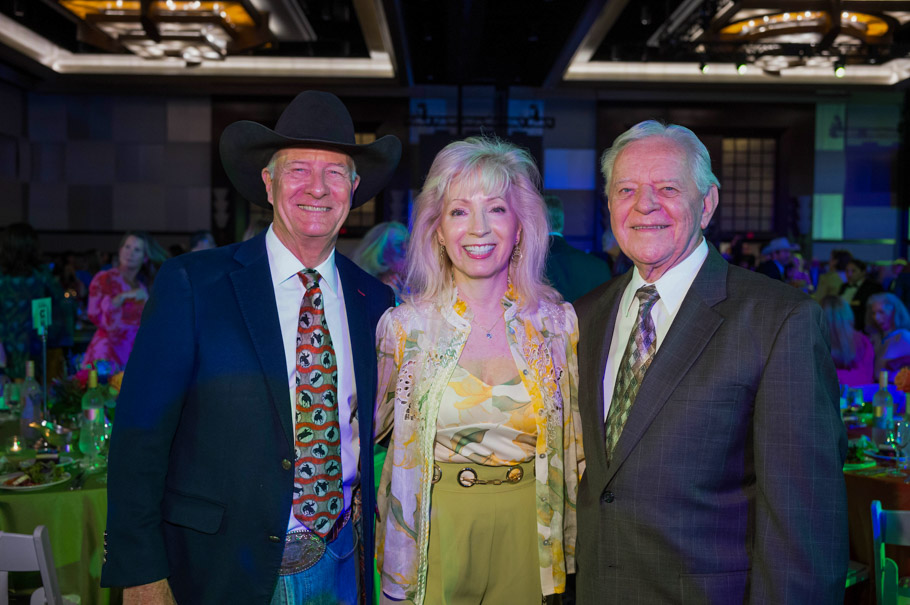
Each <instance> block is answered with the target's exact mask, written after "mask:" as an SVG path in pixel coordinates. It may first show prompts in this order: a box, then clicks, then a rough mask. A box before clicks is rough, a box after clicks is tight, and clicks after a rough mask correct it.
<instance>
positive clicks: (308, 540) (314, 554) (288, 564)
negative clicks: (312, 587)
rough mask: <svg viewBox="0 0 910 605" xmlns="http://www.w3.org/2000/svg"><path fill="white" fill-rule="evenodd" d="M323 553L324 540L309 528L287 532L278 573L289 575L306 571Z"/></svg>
mask: <svg viewBox="0 0 910 605" xmlns="http://www.w3.org/2000/svg"><path fill="white" fill-rule="evenodd" d="M324 554H325V540H323V539H322V538H321V537H320V536H319V535H318V534H315V533H313V532H311V531H309V530H295V531H292V532H288V534H287V536H285V540H284V554H282V556H281V567H280V568H279V569H278V575H280V576H290V575H293V574H295V573H300V572H301V571H306V570H307V569H309V568H311V567H312V566H314V565H316V564H317V563H319V560H320V559H322V556H323V555H324Z"/></svg>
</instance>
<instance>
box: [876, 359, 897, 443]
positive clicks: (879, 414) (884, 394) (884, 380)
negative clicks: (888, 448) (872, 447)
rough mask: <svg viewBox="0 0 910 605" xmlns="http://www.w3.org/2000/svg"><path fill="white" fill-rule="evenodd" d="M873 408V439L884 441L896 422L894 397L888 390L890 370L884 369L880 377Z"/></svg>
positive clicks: (878, 441)
mask: <svg viewBox="0 0 910 605" xmlns="http://www.w3.org/2000/svg"><path fill="white" fill-rule="evenodd" d="M872 409H873V410H874V413H875V420H874V424H873V427H874V429H873V431H872V432H873V441H875V442H876V443H878V444H881V443H884V441H885V438H886V437H887V434H888V432H889V431H890V430H891V429H892V428H893V424H894V399H892V398H891V393H889V392H888V372H887V371H884V370H883V371H882V373H881V374H879V377H878V390H877V391H876V392H875V396H874V397H873V398H872Z"/></svg>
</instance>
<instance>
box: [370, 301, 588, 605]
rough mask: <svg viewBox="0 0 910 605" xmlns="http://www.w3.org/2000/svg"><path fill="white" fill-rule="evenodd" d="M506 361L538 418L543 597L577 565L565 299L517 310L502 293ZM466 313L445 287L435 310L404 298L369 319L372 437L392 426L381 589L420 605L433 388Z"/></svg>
mask: <svg viewBox="0 0 910 605" xmlns="http://www.w3.org/2000/svg"><path fill="white" fill-rule="evenodd" d="M502 306H503V309H504V311H505V326H506V334H507V337H508V342H509V348H510V349H511V351H512V358H513V360H514V361H515V365H516V367H517V368H518V370H519V372H520V376H521V380H522V382H523V384H524V386H525V388H526V389H527V390H528V393H529V394H530V395H531V402H532V405H533V406H534V410H535V413H536V415H537V444H536V452H537V454H536V458H535V460H534V463H535V476H536V479H535V481H536V485H535V489H536V498H535V501H536V502H537V534H538V539H537V546H538V555H539V560H540V581H541V587H542V589H543V594H544V595H547V594H554V593H561V592H564V591H565V583H566V573H572V572H574V571H575V538H576V517H575V505H576V494H577V490H578V479H579V477H580V476H581V473H582V471H583V469H584V458H583V453H582V444H581V425H580V422H581V419H580V417H579V413H578V404H577V395H578V365H577V360H576V351H577V344H578V320H577V318H576V316H575V311H574V309H573V308H572V306H571V305H569V304H568V303H564V304H561V305H556V304H552V303H546V302H544V303H541V304H540V306H539V307H538V309H537V310H536V311H534V312H526V311H524V310H522V311H519V304H518V301H517V300H516V299H515V294H514V292H513V291H512V290H511V289H510V291H509V292H507V293H506V295H505V296H504V297H503V299H502ZM470 314H471V312H470V311H469V310H468V309H467V306H466V305H465V303H464V302H463V301H461V300H460V299H458V297H457V292H453V294H452V297H451V299H450V300H449V301H448V303H447V304H446V305H444V306H442V307H440V306H439V305H436V304H429V303H423V304H419V305H413V304H410V303H407V304H404V305H401V306H399V307H395V308H392V309H389V310H388V311H386V313H385V315H383V317H382V319H381V320H380V321H379V325H378V326H377V337H376V340H377V349H378V357H379V388H378V389H377V391H376V392H377V401H376V438H377V440H382V439H384V438H385V436H386V435H388V433H389V432H390V431H391V441H390V444H389V451H388V455H387V458H386V462H385V466H384V468H383V470H382V476H381V479H380V482H379V498H378V516H377V539H376V544H377V557H378V561H379V569H380V572H381V576H382V579H381V585H382V590H383V592H385V593H386V594H387V595H388V596H390V597H392V598H395V599H408V600H410V601H413V602H414V603H415V604H416V605H421V604H422V603H423V600H424V596H425V592H426V576H427V547H428V545H429V532H430V523H429V519H430V486H431V478H432V474H433V444H434V441H435V436H436V417H437V413H438V411H439V404H440V399H441V394H442V391H443V389H444V388H445V386H446V385H447V384H448V383H449V380H450V378H451V376H452V372H453V371H454V369H455V366H456V363H457V362H458V358H459V356H460V355H461V351H462V348H463V347H464V344H465V342H467V340H468V336H469V334H470V332H471V324H470V319H471V318H470Z"/></svg>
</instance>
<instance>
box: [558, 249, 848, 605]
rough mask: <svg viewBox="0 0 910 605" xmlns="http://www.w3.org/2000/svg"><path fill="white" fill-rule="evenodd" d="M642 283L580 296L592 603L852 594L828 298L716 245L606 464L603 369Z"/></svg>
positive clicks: (721, 604)
mask: <svg viewBox="0 0 910 605" xmlns="http://www.w3.org/2000/svg"><path fill="white" fill-rule="evenodd" d="M630 279H631V274H626V275H623V276H620V277H618V278H616V279H614V280H613V281H611V282H609V283H607V284H605V285H604V286H601V287H600V288H598V289H596V290H594V291H593V292H591V293H590V294H588V295H587V296H585V297H583V298H581V299H580V300H579V301H578V302H577V303H576V309H577V311H578V317H579V328H580V329H579V333H580V341H579V345H578V358H579V364H578V365H579V406H580V409H581V416H582V425H583V430H584V444H585V457H586V459H587V468H586V470H585V473H584V476H583V477H582V479H581V483H580V486H579V495H578V544H577V549H576V554H577V564H578V576H577V588H578V602H579V603H580V604H581V605H588V604H595V603H596V604H601V603H623V604H627V603H629V604H635V603H642V604H644V603H648V604H653V603H712V604H718V605H729V604H731V603H768V604H773V605H784V604H787V603H792V604H794V605H805V604H807V603H813V604H821V603H831V604H834V603H841V602H843V592H844V579H845V574H846V568H847V559H848V549H847V513H846V494H845V489H844V478H843V473H842V470H841V469H842V466H843V461H844V457H845V455H846V432H845V429H844V425H843V423H842V422H841V419H840V415H839V411H838V403H837V402H838V392H837V378H836V374H835V370H834V365H833V363H832V361H831V356H830V351H829V347H828V342H827V329H826V327H825V324H824V318H823V317H822V313H821V309H820V308H819V307H818V305H817V304H815V303H814V302H813V301H812V300H811V299H810V298H809V297H807V296H806V295H804V294H803V293H801V292H799V291H798V290H796V289H795V288H792V287H790V286H787V285H785V284H783V283H780V282H774V281H772V280H769V279H767V278H765V277H764V276H760V275H756V274H754V273H751V272H749V271H746V270H743V269H740V268H738V267H734V266H730V265H728V264H727V262H726V261H724V259H723V258H722V257H721V256H720V254H718V253H717V251H716V250H715V249H714V248H713V247H711V248H710V251H709V254H708V258H707V259H706V260H705V263H704V265H703V266H702V268H701V270H700V271H699V273H698V276H697V277H696V278H695V281H694V282H693V284H692V286H691V288H690V290H689V292H688V294H687V295H686V298H685V299H684V301H683V303H682V306H681V307H680V309H679V312H678V314H677V316H676V319H675V320H674V322H673V325H672V327H671V328H670V331H669V333H668V334H667V336H666V339H665V341H664V342H663V343H662V344H661V345H660V349H659V350H658V352H657V355H656V356H655V358H654V360H653V362H652V364H651V366H650V368H649V370H648V372H647V374H646V375H645V378H644V381H643V383H642V386H641V388H640V390H639V393H638V397H637V399H636V401H635V403H634V405H633V407H632V410H631V412H630V415H629V419H628V421H627V423H626V425H625V428H624V430H623V433H622V435H621V437H620V439H619V442H618V443H617V446H616V450H615V452H614V456H613V461H612V463H611V464H610V465H609V466H608V465H607V463H606V453H605V447H604V431H603V419H604V413H603V409H604V404H603V375H604V368H605V364H606V361H607V359H606V358H607V354H608V351H609V348H610V341H611V339H612V335H613V325H614V322H615V319H616V314H617V309H618V305H619V300H620V297H621V296H622V292H623V289H624V288H625V287H626V285H627V284H628V283H629V280H630Z"/></svg>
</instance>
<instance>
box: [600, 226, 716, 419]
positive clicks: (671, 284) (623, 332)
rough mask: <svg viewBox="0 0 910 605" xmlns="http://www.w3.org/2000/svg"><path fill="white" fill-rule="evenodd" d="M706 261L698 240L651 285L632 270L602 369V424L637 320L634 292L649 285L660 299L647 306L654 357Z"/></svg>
mask: <svg viewBox="0 0 910 605" xmlns="http://www.w3.org/2000/svg"><path fill="white" fill-rule="evenodd" d="M706 258H708V244H707V243H706V242H705V239H704V238H702V240H701V243H700V244H699V245H698V247H697V248H695V250H693V251H692V253H691V254H690V255H689V256H687V257H686V258H685V259H683V261H682V262H681V263H679V264H678V265H676V266H675V267H673V268H672V269H670V270H669V271H667V272H666V273H664V274H663V275H661V276H660V279H658V280H657V281H656V282H653V283H652V284H649V283H648V282H646V281H645V280H644V278H642V276H641V273H639V272H638V269H637V268H635V267H633V268H632V279H631V281H629V285H628V286H626V289H625V290H624V291H623V294H622V299H620V301H619V310H618V312H617V316H616V323H615V324H614V326H613V340H612V342H611V343H610V355H609V356H608V357H607V367H606V369H605V370H604V422H606V420H607V414H608V413H609V412H610V404H611V403H612V402H613V387H614V386H615V384H616V372H617V370H618V369H619V362H620V361H621V360H622V356H623V353H625V350H626V343H628V341H629V334H631V332H632V329H633V328H634V327H635V324H636V320H637V319H638V306H639V303H638V299H637V298H636V297H635V292H636V291H637V290H638V289H639V288H641V287H642V286H645V285H653V286H654V287H655V288H657V293H658V294H659V295H660V300H658V301H657V303H656V304H655V305H654V306H653V307H651V319H653V320H654V327H655V328H656V329H657V344H656V348H655V350H654V352H655V354H656V353H657V351H658V350H659V349H660V344H661V343H662V342H663V341H664V338H666V336H667V332H669V331H670V326H671V325H673V320H674V319H676V314H677V313H678V312H679V307H680V305H682V301H683V299H685V298H686V294H688V293H689V287H690V286H691V285H692V282H693V281H695V276H696V275H698V272H699V271H700V270H701V266H702V265H703V264H704V262H705V259H706Z"/></svg>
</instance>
